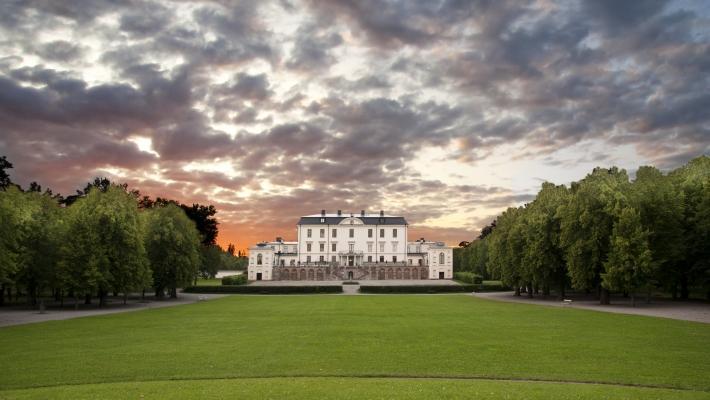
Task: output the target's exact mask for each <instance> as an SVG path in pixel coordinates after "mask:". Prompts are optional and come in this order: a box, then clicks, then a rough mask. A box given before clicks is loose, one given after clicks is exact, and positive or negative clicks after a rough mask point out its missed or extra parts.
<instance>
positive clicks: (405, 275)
mask: <svg viewBox="0 0 710 400" xmlns="http://www.w3.org/2000/svg"><path fill="white" fill-rule="evenodd" d="M404 279H411V275H410V274H409V268H407V269H405V270H404Z"/></svg>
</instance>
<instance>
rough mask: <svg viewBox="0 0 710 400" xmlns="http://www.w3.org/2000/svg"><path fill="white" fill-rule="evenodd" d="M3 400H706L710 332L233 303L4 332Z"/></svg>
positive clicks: (549, 318)
mask: <svg viewBox="0 0 710 400" xmlns="http://www.w3.org/2000/svg"><path fill="white" fill-rule="evenodd" d="M0 365H2V366H3V373H2V374H0V398H3V399H4V398H23V399H24V398H67V399H80V398H87V399H89V398H102V399H111V398H140V397H141V396H144V397H145V398H166V399H176V398H240V399H245V398H247V399H248V398H275V399H281V398H298V399H300V398H303V399H307V398H314V397H327V398H343V399H350V398H352V399H357V398H367V399H370V398H402V399H404V398H407V399H409V398H425V399H429V398H431V399H438V398H477V399H494V398H527V399H635V398H638V399H667V398H674V399H675V398H678V399H709V398H710V325H707V324H701V323H692V322H683V321H675V320H666V319H660V318H649V317H640V316H629V315H617V314H608V313H599V312H593V311H585V310H576V309H565V308H552V307H540V306H533V305H523V304H513V303H499V302H493V301H487V300H482V299H476V298H473V297H471V296H467V295H383V296H337V295H320V296H273V297H272V296H231V297H226V298H223V299H219V300H213V301H209V302H203V303H197V304H192V305H186V306H179V307H170V308H163V309H154V310H146V311H140V312H133V313H126V314H114V315H106V316H101V317H91V318H79V319H74V320H66V321H55V322H46V323H41V324H32V325H24V326H14V327H7V328H1V329H0Z"/></svg>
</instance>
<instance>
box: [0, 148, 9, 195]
mask: <svg viewBox="0 0 710 400" xmlns="http://www.w3.org/2000/svg"><path fill="white" fill-rule="evenodd" d="M10 168H12V163H11V162H9V161H7V158H6V157H5V156H1V157H0V189H5V188H7V187H8V186H10V185H11V184H12V181H11V180H10V175H8V174H7V172H6V170H8V169H10Z"/></svg>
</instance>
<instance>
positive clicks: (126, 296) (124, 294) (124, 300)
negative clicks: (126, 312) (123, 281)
mask: <svg viewBox="0 0 710 400" xmlns="http://www.w3.org/2000/svg"><path fill="white" fill-rule="evenodd" d="M127 298H128V293H126V292H123V305H124V306H125V305H126V300H127Z"/></svg>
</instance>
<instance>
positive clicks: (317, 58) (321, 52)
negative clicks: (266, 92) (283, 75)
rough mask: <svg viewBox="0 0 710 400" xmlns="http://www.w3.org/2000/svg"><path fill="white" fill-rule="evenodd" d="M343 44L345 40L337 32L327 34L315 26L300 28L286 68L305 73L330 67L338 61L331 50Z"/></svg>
mask: <svg viewBox="0 0 710 400" xmlns="http://www.w3.org/2000/svg"><path fill="white" fill-rule="evenodd" d="M342 43H343V38H342V37H341V36H340V34H338V33H336V32H327V31H324V30H321V29H319V28H318V27H317V26H315V25H308V26H304V27H302V28H299V29H298V31H297V32H296V41H295V43H294V46H293V50H292V51H291V55H290V57H289V59H288V60H287V61H286V66H287V67H289V68H293V69H297V70H303V71H304V72H306V71H313V70H315V69H320V68H324V67H328V66H330V64H332V63H334V62H335V61H336V59H335V57H334V56H333V55H332V54H331V50H332V49H333V48H335V47H337V46H339V45H340V44H342Z"/></svg>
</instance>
